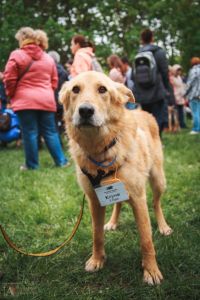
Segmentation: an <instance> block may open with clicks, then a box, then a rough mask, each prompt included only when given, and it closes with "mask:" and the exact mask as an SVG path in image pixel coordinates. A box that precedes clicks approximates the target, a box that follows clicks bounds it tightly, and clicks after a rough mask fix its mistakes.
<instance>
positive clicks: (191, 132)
mask: <svg viewBox="0 0 200 300" xmlns="http://www.w3.org/2000/svg"><path fill="white" fill-rule="evenodd" d="M198 133H199V132H198V131H194V130H192V131H190V134H198Z"/></svg>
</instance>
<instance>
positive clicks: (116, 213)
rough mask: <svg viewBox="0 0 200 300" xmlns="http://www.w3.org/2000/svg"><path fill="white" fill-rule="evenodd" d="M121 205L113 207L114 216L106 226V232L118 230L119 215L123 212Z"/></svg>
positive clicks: (117, 204)
mask: <svg viewBox="0 0 200 300" xmlns="http://www.w3.org/2000/svg"><path fill="white" fill-rule="evenodd" d="M121 206H122V204H121V203H116V204H115V205H114V207H113V211H112V215H111V218H110V220H109V221H108V223H106V224H105V225H104V230H116V228H117V225H118V219H119V214H120V210H121Z"/></svg>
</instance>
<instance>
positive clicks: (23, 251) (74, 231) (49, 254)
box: [0, 195, 85, 257]
mask: <svg viewBox="0 0 200 300" xmlns="http://www.w3.org/2000/svg"><path fill="white" fill-rule="evenodd" d="M84 204H85V195H84V196H83V201H82V206H81V210H80V213H79V216H78V219H77V221H76V224H75V226H74V228H73V230H72V232H71V234H70V236H69V237H68V238H67V239H66V240H65V241H64V242H63V243H62V244H61V245H59V246H58V247H56V248H55V249H53V250H50V251H47V252H42V253H29V252H26V251H25V250H22V249H20V248H18V247H17V245H16V244H14V243H13V242H12V241H11V239H10V238H9V236H8V235H7V233H6V231H5V229H4V228H3V227H2V225H0V230H1V233H2V235H3V237H4V239H5V241H6V242H7V244H8V245H9V246H10V248H12V249H14V250H15V251H17V252H19V253H21V254H24V255H26V256H37V257H45V256H51V255H53V254H55V253H57V252H58V251H59V250H60V249H61V248H63V247H64V246H65V245H67V244H68V243H69V242H70V241H71V239H72V238H73V237H74V235H75V233H76V231H77V230H78V227H79V225H80V223H81V220H82V216H83V210H84Z"/></svg>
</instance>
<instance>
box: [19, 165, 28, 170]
mask: <svg viewBox="0 0 200 300" xmlns="http://www.w3.org/2000/svg"><path fill="white" fill-rule="evenodd" d="M19 169H20V171H27V170H28V168H27V166H26V165H22V166H20V168H19Z"/></svg>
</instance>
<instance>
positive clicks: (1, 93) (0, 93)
mask: <svg viewBox="0 0 200 300" xmlns="http://www.w3.org/2000/svg"><path fill="white" fill-rule="evenodd" d="M6 105H7V97H6V92H5V87H4V83H3V73H2V72H0V109H2V110H3V109H5V108H6Z"/></svg>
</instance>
